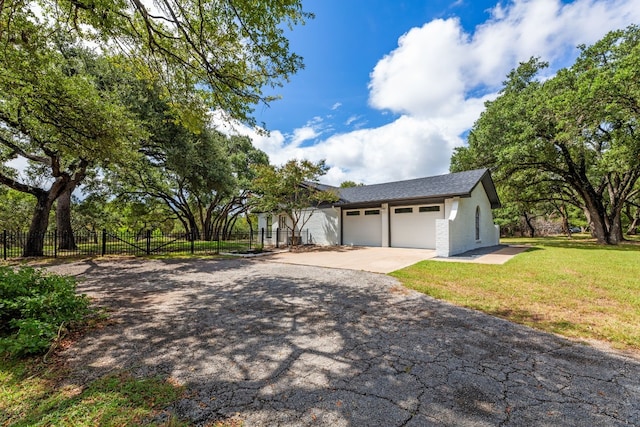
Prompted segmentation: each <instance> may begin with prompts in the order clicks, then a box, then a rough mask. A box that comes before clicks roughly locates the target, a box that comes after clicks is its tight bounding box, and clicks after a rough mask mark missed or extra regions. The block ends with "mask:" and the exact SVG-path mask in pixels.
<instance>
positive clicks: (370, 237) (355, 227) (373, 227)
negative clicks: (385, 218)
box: [342, 209, 382, 246]
mask: <svg viewBox="0 0 640 427" xmlns="http://www.w3.org/2000/svg"><path fill="white" fill-rule="evenodd" d="M381 218H382V215H381V212H380V209H350V210H345V211H344V212H343V213H342V221H343V222H342V233H343V236H342V244H344V245H354V246H381V244H382V220H381Z"/></svg>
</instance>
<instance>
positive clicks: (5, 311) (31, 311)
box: [0, 266, 89, 356]
mask: <svg viewBox="0 0 640 427" xmlns="http://www.w3.org/2000/svg"><path fill="white" fill-rule="evenodd" d="M75 290H76V283H75V281H74V280H73V279H72V278H69V277H63V276H58V275H53V274H46V273H45V272H43V271H41V270H35V269H33V268H31V267H21V268H20V269H18V270H14V269H13V268H11V267H7V266H4V267H2V266H0V354H2V353H6V354H9V355H13V356H22V355H27V354H38V353H42V352H44V351H46V350H47V349H48V348H49V347H50V346H51V344H52V342H53V341H54V340H55V339H56V338H57V337H58V335H59V334H60V333H62V332H63V331H64V330H65V328H66V327H67V326H69V325H72V324H74V323H77V322H80V321H82V320H83V319H84V317H85V316H86V315H87V314H88V313H89V300H88V298H87V297H86V296H84V295H77V294H76V292H75Z"/></svg>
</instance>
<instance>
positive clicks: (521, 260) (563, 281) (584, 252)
mask: <svg viewBox="0 0 640 427" xmlns="http://www.w3.org/2000/svg"><path fill="white" fill-rule="evenodd" d="M501 243H503V244H529V245H531V246H532V248H531V249H530V250H528V251H527V252H524V253H522V254H520V255H518V256H516V257H515V258H513V259H512V260H510V261H508V262H507V263H505V264H503V265H485V264H470V263H457V262H456V263H453V262H440V261H423V262H420V263H418V264H416V265H413V266H411V267H408V268H405V269H402V270H399V271H396V272H394V273H391V275H392V276H394V277H397V278H398V279H400V280H401V281H402V282H403V283H404V285H405V286H407V287H409V288H412V289H415V290H417V291H420V292H423V293H425V294H427V295H431V296H433V297H435V298H439V299H443V300H446V301H449V302H451V303H453V304H457V305H461V306H464V307H469V308H473V309H477V310H480V311H483V312H485V313H488V314H491V315H495V316H499V317H502V318H505V319H508V320H511V321H514V322H517V323H521V324H525V325H528V326H532V327H535V328H538V329H542V330H545V331H549V332H555V333H558V334H562V335H565V336H568V337H574V338H583V339H596V340H604V341H608V342H609V343H611V344H612V345H613V346H614V347H618V348H626V349H640V326H639V325H640V244H638V242H630V243H625V244H622V245H619V246H601V245H597V244H596V243H595V242H593V241H591V240H590V239H587V238H585V237H584V236H582V237H581V236H578V237H577V238H574V239H571V240H569V239H567V238H566V237H558V238H537V239H503V240H502V241H501Z"/></svg>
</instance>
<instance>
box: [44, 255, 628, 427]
mask: <svg viewBox="0 0 640 427" xmlns="http://www.w3.org/2000/svg"><path fill="white" fill-rule="evenodd" d="M52 269H53V268H52ZM63 269H64V271H62V270H63ZM55 270H56V271H57V272H66V273H70V274H76V275H77V276H78V277H79V278H81V280H82V282H81V285H80V286H79V289H80V290H81V291H82V292H85V293H87V294H89V295H91V296H92V297H94V298H96V300H97V302H98V304H101V305H105V306H107V307H109V308H110V309H111V310H112V312H111V320H112V322H111V324H110V326H108V327H106V328H103V329H101V330H96V331H93V332H91V333H90V334H89V335H87V336H86V337H85V338H84V339H82V340H81V341H80V342H78V343H77V344H76V345H75V346H74V347H72V348H70V349H69V350H67V356H68V357H69V360H70V362H71V367H72V374H71V377H70V380H69V381H72V382H75V383H77V384H86V383H88V382H89V381H91V380H93V379H95V378H98V377H100V376H103V375H105V374H106V373H108V372H111V371H113V370H121V369H125V370H129V371H130V372H131V373H132V374H133V375H135V376H139V377H147V376H158V375H160V376H162V377H165V378H167V379H170V380H171V381H172V382H177V383H180V384H184V385H186V386H187V390H188V391H187V393H185V396H184V397H183V398H182V399H181V400H180V401H178V402H175V404H174V405H173V406H172V407H171V408H169V409H170V410H171V411H172V412H173V413H175V414H177V415H178V416H180V417H182V418H184V419H186V420H188V421H190V422H191V423H193V424H194V425H205V424H211V423H212V422H213V421H215V420H221V419H226V418H230V417H236V418H238V419H242V420H244V425H247V426H251V425H283V426H284V425H287V426H289V425H332V426H340V425H343V426H366V425H385V426H405V425H407V426H421V425H499V424H501V425H532V424H535V425H550V426H551V425H554V426H557V425H625V424H632V425H634V424H635V425H637V424H640V402H639V398H638V395H639V393H640V364H639V363H638V361H636V360H633V359H630V358H626V357H624V356H623V355H620V354H617V353H613V352H612V353H607V352H603V351H599V350H597V349H594V348H590V347H585V346H582V345H578V344H576V343H574V342H571V341H568V340H565V339H561V338H559V337H556V336H554V335H550V334H545V333H542V332H539V331H535V330H533V329H529V328H526V327H523V326H519V325H515V324H512V323H509V322H507V321H504V320H501V319H497V318H494V317H491V316H487V315H484V314H481V313H478V312H475V311H471V310H467V309H462V308H458V307H455V306H452V305H449V304H447V303H444V302H441V301H437V300H435V299H432V298H430V297H427V296H425V295H422V294H419V293H417V292H413V291H406V292H399V291H398V283H397V282H396V281H395V279H393V278H391V277H388V276H384V275H379V274H372V273H365V272H357V271H349V270H332V269H326V268H318V267H308V266H298V265H286V264H277V263H270V262H264V261H247V260H166V261H165V260H144V261H141V260H125V261H117V262H116V261H106V262H103V261H100V262H94V261H88V262H81V263H75V264H71V265H67V266H59V267H56V268H55Z"/></svg>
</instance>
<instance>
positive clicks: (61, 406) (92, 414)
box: [0, 359, 186, 427]
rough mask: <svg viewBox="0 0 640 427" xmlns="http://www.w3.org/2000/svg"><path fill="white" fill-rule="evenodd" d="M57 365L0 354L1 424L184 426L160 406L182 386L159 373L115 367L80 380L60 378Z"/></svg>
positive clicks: (62, 374)
mask: <svg viewBox="0 0 640 427" xmlns="http://www.w3.org/2000/svg"><path fill="white" fill-rule="evenodd" d="M66 375H67V372H66V371H65V369H64V367H63V366H60V365H58V364H56V363H49V364H45V363H43V362H41V361H40V360H38V359H25V360H3V361H2V367H1V368H0V425H2V426H9V425H10V426H16V427H17V426H87V427H88V426H96V425H100V426H136V425H142V424H144V425H152V426H153V425H163V426H184V425H186V424H185V423H183V422H180V421H178V420H177V418H175V416H173V415H172V414H170V413H168V412H164V411H163V408H164V407H165V406H166V405H168V404H169V403H171V402H174V401H176V400H177V399H179V398H180V396H181V394H182V393H183V388H182V387H180V386H177V385H175V384H172V383H171V382H170V381H167V380H163V379H161V378H133V377H132V376H131V375H130V374H129V373H127V372H125V371H123V372H117V373H115V372H114V373H112V374H110V375H107V376H105V377H102V378H99V379H97V380H95V381H93V382H91V383H90V384H88V385H86V386H78V385H74V384H72V383H66V384H65V380H66Z"/></svg>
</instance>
